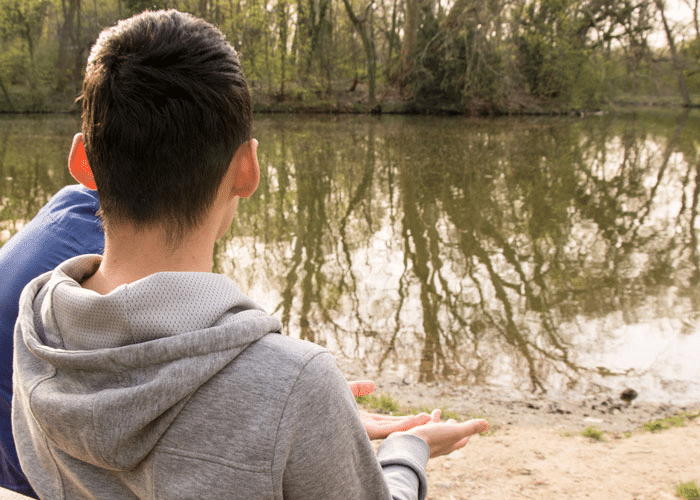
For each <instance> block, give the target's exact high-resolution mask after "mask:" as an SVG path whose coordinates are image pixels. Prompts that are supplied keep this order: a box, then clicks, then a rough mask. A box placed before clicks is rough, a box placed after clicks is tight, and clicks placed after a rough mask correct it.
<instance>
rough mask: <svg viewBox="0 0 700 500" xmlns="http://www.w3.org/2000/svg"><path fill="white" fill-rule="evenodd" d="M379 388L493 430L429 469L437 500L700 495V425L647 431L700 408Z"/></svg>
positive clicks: (382, 383)
mask: <svg viewBox="0 0 700 500" xmlns="http://www.w3.org/2000/svg"><path fill="white" fill-rule="evenodd" d="M341 370H344V371H345V372H346V376H347V378H348V380H353V379H359V378H371V379H372V377H371V376H370V377H367V376H364V377H363V376H362V373H359V372H357V371H356V369H355V368H353V367H352V366H345V367H343V366H342V363H341ZM373 380H375V383H376V384H377V393H378V394H381V393H389V394H391V395H392V396H393V397H394V398H396V399H398V400H399V402H400V404H401V405H402V406H406V407H446V408H447V409H449V410H451V411H455V412H457V413H459V414H460V415H462V416H464V417H465V418H468V417H469V416H481V417H484V418H487V419H488V420H489V423H490V425H491V429H492V432H490V433H488V435H483V436H475V437H474V438H472V440H471V441H470V442H469V444H468V445H467V446H466V447H465V448H464V449H462V450H459V451H457V452H455V453H453V454H451V455H449V456H447V457H440V458H437V459H433V460H431V461H430V462H429V463H428V480H429V490H428V498H429V499H430V500H466V499H470V500H474V499H476V500H479V499H484V500H485V499H489V500H491V499H511V498H513V499H519V498H533V499H550V498H551V499H567V500H568V499H578V498H581V499H584V498H585V499H616V500H626V499H630V500H631V499H635V500H664V499H674V498H677V497H676V496H675V486H676V485H677V484H678V483H681V482H688V481H695V482H696V484H697V485H699V486H700V422H698V421H699V420H700V419H695V420H691V421H688V422H687V424H686V425H685V426H683V427H674V428H670V429H667V430H662V431H660V432H654V433H652V432H649V431H646V430H644V429H643V425H644V424H645V423H647V422H650V421H653V420H656V419H662V418H665V417H669V416H673V415H675V414H677V413H678V412H679V411H684V410H685V411H692V410H697V409H698V408H700V403H699V404H698V406H696V407H694V408H691V407H682V406H674V405H671V404H667V405H659V404H649V403H644V402H639V401H636V400H635V401H632V402H631V403H630V404H627V403H625V402H624V401H622V400H620V399H619V397H618V395H613V394H611V395H604V396H596V397H591V398H582V399H579V400H575V401H574V400H565V399H558V400H554V399H549V398H547V397H546V396H534V395H532V396H531V395H526V396H525V397H520V398H513V397H510V398H508V397H503V396H502V395H500V394H499V393H498V392H497V391H493V390H488V389H484V388H469V389H465V388H462V387H452V386H449V385H447V384H440V383H434V384H418V383H406V382H405V381H404V380H399V379H396V378H393V379H392V377H391V376H380V377H375V378H373ZM591 426H594V427H596V428H597V429H600V430H602V431H604V434H603V436H604V440H603V441H598V440H595V439H592V438H586V437H583V436H581V434H580V433H581V431H582V430H584V429H585V428H587V427H591Z"/></svg>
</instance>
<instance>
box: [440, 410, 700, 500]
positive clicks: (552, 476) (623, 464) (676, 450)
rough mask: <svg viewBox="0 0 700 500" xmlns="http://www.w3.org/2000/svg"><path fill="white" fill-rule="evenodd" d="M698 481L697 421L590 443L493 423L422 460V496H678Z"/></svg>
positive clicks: (653, 499) (646, 499)
mask: <svg viewBox="0 0 700 500" xmlns="http://www.w3.org/2000/svg"><path fill="white" fill-rule="evenodd" d="M691 480H694V481H695V482H696V484H698V485H700V424H698V422H697V421H695V422H690V423H689V424H688V425H687V426H686V427H676V428H671V429H668V430H664V431H661V432H658V433H650V432H634V433H633V434H632V436H630V437H621V438H617V439H615V438H612V437H610V436H606V441H603V442H601V441H595V440H594V439H592V438H584V437H582V436H580V435H566V434H565V433H564V432H562V431H561V430H557V429H554V428H551V427H550V426H547V425H542V426H511V425H505V426H502V427H498V428H497V429H496V431H495V432H494V433H493V435H491V436H476V437H474V438H472V439H471V440H470V442H469V444H468V445H467V446H466V447H465V448H463V449H462V450H459V451H457V452H455V453H453V454H451V455H448V456H446V457H439V458H436V459H432V460H430V461H429V462H428V481H429V485H428V498H430V499H432V500H466V499H470V500H479V499H511V498H513V499H517V498H537V499H550V498H552V499H579V498H580V499H584V498H585V499H616V500H627V499H637V500H642V499H643V500H663V499H674V498H678V497H676V496H675V486H676V485H677V484H678V483H679V482H687V481H691Z"/></svg>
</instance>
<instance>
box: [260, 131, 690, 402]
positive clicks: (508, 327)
mask: <svg viewBox="0 0 700 500" xmlns="http://www.w3.org/2000/svg"><path fill="white" fill-rule="evenodd" d="M341 130H343V131H342V132H337V131H336V132H333V133H331V134H330V135H329V137H328V138H326V139H325V140H324V139H321V140H320V141H318V142H316V143H313V144H314V146H313V147H309V144H312V141H311V136H313V135H314V134H313V132H312V133H309V132H308V131H304V130H300V131H294V132H291V131H288V132H287V133H286V134H287V135H286V141H287V146H285V147H283V148H282V149H283V150H284V151H286V153H282V152H281V151H277V152H276V153H275V155H276V156H275V158H274V159H272V161H270V162H268V163H271V164H274V165H275V167H274V168H273V172H271V173H270V175H271V176H272V177H274V178H275V179H276V183H277V185H276V186H273V187H270V186H262V188H261V189H262V191H261V195H262V198H263V199H264V200H265V202H264V206H260V207H257V208H256V209H255V211H256V212H258V211H259V212H260V213H264V214H265V216H264V217H265V219H264V220H265V222H264V223H261V222H260V220H261V219H259V218H258V219H255V217H257V216H254V217H252V219H251V224H252V225H253V226H256V227H259V228H261V229H262V232H263V233H264V234H267V235H268V236H265V238H266V240H267V239H270V238H271V239H276V238H279V239H280V241H282V240H284V239H285V238H288V239H289V240H291V241H292V242H293V251H291V252H290V253H289V258H287V259H282V260H283V262H281V265H282V268H283V269H284V270H283V271H282V272H281V273H280V272H279V270H278V271H274V272H273V274H274V273H275V272H276V273H278V275H280V276H281V277H282V278H283V279H282V281H283V286H282V288H283V290H282V301H281V304H280V308H281V311H282V316H283V319H284V321H285V323H286V324H287V325H289V324H290V322H291V321H292V319H291V318H292V316H293V314H294V313H295V312H296V314H298V317H299V329H298V330H299V331H300V332H301V333H300V335H301V336H302V337H303V338H308V339H313V340H316V341H323V339H324V337H325V335H327V333H328V332H329V331H333V330H334V331H335V332H336V334H337V335H339V336H340V337H342V336H345V337H346V338H347V336H348V335H353V336H354V338H355V344H356V345H360V344H362V345H364V346H365V348H366V349H365V350H363V351H362V352H363V353H368V357H367V358H366V359H367V360H368V361H370V363H372V364H375V363H376V365H378V366H379V367H380V369H381V368H383V367H385V366H386V364H387V361H389V360H393V361H396V362H398V363H400V364H405V363H408V364H411V363H412V361H411V359H406V358H405V356H407V345H410V343H411V339H413V338H417V339H419V341H420V345H418V346H416V351H417V352H414V353H413V354H408V355H409V356H413V358H412V359H413V360H416V358H417V359H418V360H419V362H418V371H419V372H420V378H421V379H422V380H426V381H427V380H432V379H434V378H435V377H437V376H446V375H457V376H459V377H460V378H463V379H467V380H472V381H485V380H488V379H489V377H490V376H491V375H493V374H495V373H499V372H502V371H503V364H504V363H511V365H509V366H510V367H511V369H513V370H517V371H518V372H522V373H524V374H525V380H527V381H528V382H529V385H530V387H531V388H532V389H535V390H544V389H545V388H546V387H547V382H546V381H545V380H546V379H547V378H548V377H549V376H550V375H552V374H555V373H557V372H558V373H560V374H563V375H564V376H565V379H567V380H569V381H570V383H572V384H573V383H575V382H576V379H577V377H578V375H579V373H580V369H579V368H578V367H577V366H576V365H575V363H573V362H572V361H571V360H572V359H573V358H572V356H571V354H570V352H569V349H570V343H571V342H572V341H574V340H575V338H574V335H575V334H576V331H573V330H572V329H571V328H570V327H569V326H566V325H567V324H569V323H571V324H573V323H575V322H576V321H578V318H579V317H581V315H584V316H586V317H593V318H595V317H602V316H604V315H606V314H609V313H610V312H614V311H620V310H622V311H623V313H624V314H626V315H627V316H629V318H630V320H634V318H633V312H632V311H634V310H635V308H638V307H639V306H640V305H641V304H643V303H644V301H645V300H646V298H647V297H648V295H649V293H653V292H652V290H653V287H655V286H658V285H659V284H663V283H671V282H674V283H679V279H681V278H682V275H683V273H686V274H688V276H691V275H692V277H693V278H692V279H693V280H697V276H698V255H697V252H698V249H697V235H696V227H695V221H696V220H697V210H698V208H697V205H698V198H699V197H700V194H699V192H700V189H699V188H698V182H699V179H698V168H700V167H699V164H698V158H697V154H696V153H695V148H694V145H693V142H692V141H691V140H689V138H688V132H687V130H686V128H685V125H684V121H683V120H680V121H677V122H676V123H675V128H672V130H675V132H673V133H672V134H670V136H668V138H667V136H666V134H668V132H667V130H668V127H666V128H655V125H654V123H652V122H646V121H643V120H640V121H634V120H625V121H622V122H620V121H617V120H614V119H607V118H603V119H597V118H596V119H594V120H590V121H589V120H582V121H575V120H552V119H547V120H539V121H530V120H527V121H522V122H520V121H517V120H511V121H509V122H503V121H475V122H465V121H455V122H453V123H451V124H449V125H445V124H444V121H443V122H442V123H439V125H438V124H437V123H435V122H431V119H429V118H426V119H423V120H420V121H408V122H405V123H404V122H398V123H396V122H394V123H392V124H391V126H384V125H383V124H382V125H380V124H379V123H377V124H376V125H375V124H374V123H372V124H369V125H368V124H366V123H365V124H361V125H358V124H353V126H352V127H348V128H347V129H346V128H342V127H341ZM343 141H344V142H343ZM378 144H379V146H378ZM300 145H301V146H300ZM285 154H286V155H287V156H286V157H285V156H284V155H285ZM677 154H681V155H682V156H683V158H684V159H685V163H684V162H683V161H681V162H680V163H679V162H678V161H676V160H677V158H676V156H677ZM445 155H447V158H445ZM679 165H681V167H679ZM679 168H682V169H683V171H682V172H680V170H679ZM679 172H680V173H679ZM676 184H678V186H677V185H676ZM676 195H678V196H676ZM669 196H671V197H673V196H676V199H678V200H681V205H680V208H679V209H678V211H677V212H675V214H676V215H675V219H676V220H675V225H676V226H678V227H682V228H683V230H682V231H676V232H675V233H674V235H671V236H669V235H668V229H669V226H670V225H671V224H672V222H671V221H664V220H659V219H658V214H657V211H658V210H659V207H662V206H664V204H668V198H669ZM292 200H293V201H292ZM253 203H260V202H253ZM387 209H388V211H389V214H388V215H387V214H386V210H387ZM255 220H257V222H255ZM268 220H270V221H280V220H283V221H285V223H284V224H282V226H280V224H278V223H274V222H268ZM246 225H247V223H246ZM387 226H388V227H390V228H391V229H392V230H393V231H394V232H393V234H394V238H393V239H392V241H391V242H389V241H387V242H386V244H387V246H391V247H392V251H394V250H398V251H399V252H398V255H399V257H398V258H401V257H403V268H404V269H403V272H402V273H401V276H400V277H398V280H397V283H396V284H395V285H396V287H395V289H392V290H391V291H390V292H388V293H387V296H386V300H385V301H384V302H385V306H386V307H385V308H384V309H382V310H381V311H378V312H379V314H385V313H387V311H388V309H387V308H388V307H393V309H392V311H391V312H389V314H388V316H392V317H388V316H387V315H386V314H385V316H384V317H381V318H378V317H377V315H376V313H377V311H374V312H373V311H372V310H371V309H372V308H371V307H368V305H367V303H366V301H367V297H366V296H365V295H364V294H366V292H365V291H363V290H362V286H361V285H362V283H363V282H366V281H367V280H368V279H369V281H372V279H371V276H365V275H363V274H361V272H360V271H358V269H367V262H358V261H360V260H362V259H364V257H362V259H360V257H359V256H361V255H364V254H363V249H365V250H366V251H368V252H369V251H370V250H369V247H370V243H369V239H370V238H371V236H372V235H373V234H375V233H377V232H378V231H379V230H385V229H386V227H387ZM275 228H277V229H275ZM270 234H272V235H273V236H269V235H270ZM280 244H284V243H280ZM640 255H641V256H642V257H644V258H641V257H640ZM640 259H641V260H640ZM644 259H647V260H644ZM278 260H279V259H278ZM278 269H279V266H278ZM369 272H370V273H371V272H372V269H371V266H370V269H369ZM358 273H360V274H358ZM664 280H665V281H664ZM662 281H663V283H662ZM681 281H682V280H681ZM392 286H393V285H392ZM682 289H683V290H690V288H689V287H688V286H685V285H684V286H683V287H682ZM689 293H690V292H689ZM696 295H697V294H696ZM294 304H296V305H294ZM416 308H418V309H419V310H420V311H419V312H420V315H419V321H418V323H410V324H409V323H407V320H406V318H405V317H403V316H402V315H403V313H404V312H406V311H408V310H415V309H416ZM408 316H410V314H409V315H406V317H408ZM412 317H415V315H413V316H412ZM378 320H379V321H383V323H382V324H381V326H384V327H385V328H382V327H381V326H378ZM348 325H350V326H348ZM386 327H388V328H386ZM319 330H321V331H323V332H324V333H323V334H322V335H320V336H319V335H318V334H317V333H318V332H319ZM340 340H341V341H339V342H338V343H339V344H341V345H342V339H340ZM377 346H380V347H381V349H380V350H379V352H378V351H377V350H376V347H377ZM373 347H374V348H375V350H371V349H372V348H373ZM409 349H410V347H409ZM503 353H505V354H506V355H505V356H504V355H503Z"/></svg>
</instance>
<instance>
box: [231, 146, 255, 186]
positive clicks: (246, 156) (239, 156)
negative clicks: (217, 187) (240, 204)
mask: <svg viewBox="0 0 700 500" xmlns="http://www.w3.org/2000/svg"><path fill="white" fill-rule="evenodd" d="M234 161H235V166H236V176H235V180H234V182H233V194H234V195H236V196H239V197H241V198H248V197H249V196H251V195H252V194H253V193H254V192H255V190H256V189H258V184H259V183H260V166H259V165H258V141H257V140H256V139H251V140H249V141H248V142H247V143H245V144H241V147H239V148H238V151H237V152H236V156H235V159H234Z"/></svg>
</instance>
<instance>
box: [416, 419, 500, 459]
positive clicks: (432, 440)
mask: <svg viewBox="0 0 700 500" xmlns="http://www.w3.org/2000/svg"><path fill="white" fill-rule="evenodd" d="M440 416H441V412H440V410H433V413H432V414H431V416H430V422H428V423H427V424H424V425H420V426H417V427H414V428H412V429H410V430H408V431H406V434H413V435H414V436H417V437H419V438H421V439H422V440H423V441H425V442H426V443H428V446H429V447H430V458H435V457H439V456H441V455H447V454H448V453H452V452H453V451H455V450H458V449H460V448H462V447H463V446H465V445H466V444H467V441H469V438H470V437H471V436H473V435H474V434H478V433H480V432H484V431H486V430H488V428H489V424H488V422H486V420H482V419H475V420H468V421H466V422H456V421H455V420H448V421H447V422H440Z"/></svg>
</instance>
